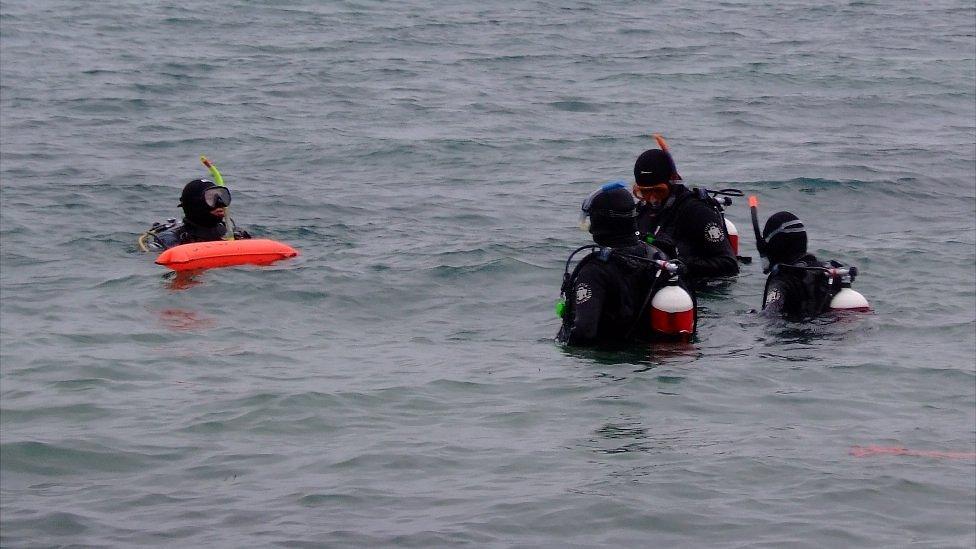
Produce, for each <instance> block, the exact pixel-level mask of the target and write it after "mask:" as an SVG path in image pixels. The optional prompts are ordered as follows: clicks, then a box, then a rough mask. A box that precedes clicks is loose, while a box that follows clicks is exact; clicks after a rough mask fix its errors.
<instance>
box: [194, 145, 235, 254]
mask: <svg viewBox="0 0 976 549" xmlns="http://www.w3.org/2000/svg"><path fill="white" fill-rule="evenodd" d="M200 162H201V163H202V164H203V165H204V166H206V167H207V169H208V170H210V177H212V178H213V181H214V183H216V184H217V186H218V187H225V186H226V185H224V176H222V175H220V170H218V169H217V166H215V165H214V163H213V162H212V161H211V160H210V159H209V158H207V157H206V156H204V155H202V154H201V155H200ZM224 218H225V219H227V220H228V221H230V224H231V225H233V223H234V222H233V221H232V220H231V219H230V207H229V206H228V207H226V208H224ZM224 240H234V227H233V226H230V227H228V228H227V236H225V237H224Z"/></svg>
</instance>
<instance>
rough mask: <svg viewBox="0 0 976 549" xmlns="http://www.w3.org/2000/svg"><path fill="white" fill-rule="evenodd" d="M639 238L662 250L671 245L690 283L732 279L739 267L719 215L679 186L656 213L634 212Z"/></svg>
mask: <svg viewBox="0 0 976 549" xmlns="http://www.w3.org/2000/svg"><path fill="white" fill-rule="evenodd" d="M637 228H638V230H639V232H640V238H641V239H642V240H644V239H645V238H646V237H647V235H652V236H653V237H654V241H655V244H658V241H663V242H661V245H662V247H666V246H668V245H669V244H670V245H673V246H674V248H675V249H676V251H677V258H678V259H680V260H681V261H682V262H683V263H684V264H685V265H686V266H687V267H688V273H687V277H688V278H690V279H696V278H697V279H701V278H715V277H723V276H733V275H736V274H738V272H739V264H738V262H737V261H736V258H735V253H734V252H733V251H732V244H731V243H730V242H729V235H728V232H727V230H726V228H725V220H724V219H722V216H721V214H719V213H718V212H717V211H715V210H714V209H713V208H712V207H711V206H709V205H708V204H707V203H706V202H705V201H704V200H703V199H701V198H699V197H698V196H697V195H696V193H695V192H694V191H692V190H691V189H688V188H687V187H685V186H684V185H681V184H677V183H675V184H672V185H671V196H669V197H668V199H667V201H665V204H664V206H663V207H662V208H660V209H654V208H651V207H650V206H649V205H647V204H641V205H640V206H638V208H637Z"/></svg>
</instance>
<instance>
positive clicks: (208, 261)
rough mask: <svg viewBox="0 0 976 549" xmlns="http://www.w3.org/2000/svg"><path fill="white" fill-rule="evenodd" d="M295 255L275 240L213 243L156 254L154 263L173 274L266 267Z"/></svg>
mask: <svg viewBox="0 0 976 549" xmlns="http://www.w3.org/2000/svg"><path fill="white" fill-rule="evenodd" d="M297 255H298V251H297V250H295V249H294V248H292V247H291V246H289V245H288V244H283V243H281V242H278V241H275V240H269V239H267V238H255V239H248V240H216V241H213V242H191V243H189V244H180V245H179V246H173V247H172V248H170V249H168V250H166V251H164V252H163V253H161V254H159V257H157V258H156V263H157V264H158V265H162V266H164V267H169V268H170V269H173V270H174V271H190V270H194V269H213V268H215V267H229V266H231V265H267V264H269V263H273V262H275V261H278V260H280V259H287V258H289V257H295V256H297Z"/></svg>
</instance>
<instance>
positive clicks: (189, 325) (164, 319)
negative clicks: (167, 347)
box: [159, 309, 217, 332]
mask: <svg viewBox="0 0 976 549" xmlns="http://www.w3.org/2000/svg"><path fill="white" fill-rule="evenodd" d="M159 321H160V324H162V325H163V326H164V327H166V328H168V329H170V330H174V331H177V332H195V331H200V330H207V329H210V328H213V327H214V326H216V325H217V321H216V319H214V318H213V317H210V316H207V315H204V314H202V313H198V312H196V311H187V310H185V309H163V310H162V311H159Z"/></svg>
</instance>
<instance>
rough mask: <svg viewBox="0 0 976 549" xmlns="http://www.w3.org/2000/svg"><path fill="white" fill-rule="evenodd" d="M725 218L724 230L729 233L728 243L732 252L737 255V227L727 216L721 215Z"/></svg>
mask: <svg viewBox="0 0 976 549" xmlns="http://www.w3.org/2000/svg"><path fill="white" fill-rule="evenodd" d="M722 217H723V218H724V219H725V232H727V233H728V234H729V244H731V245H732V253H734V254H735V255H736V257H738V255H739V229H737V228H736V227H735V223H732V222H731V221H729V218H727V217H725V216H722Z"/></svg>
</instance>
